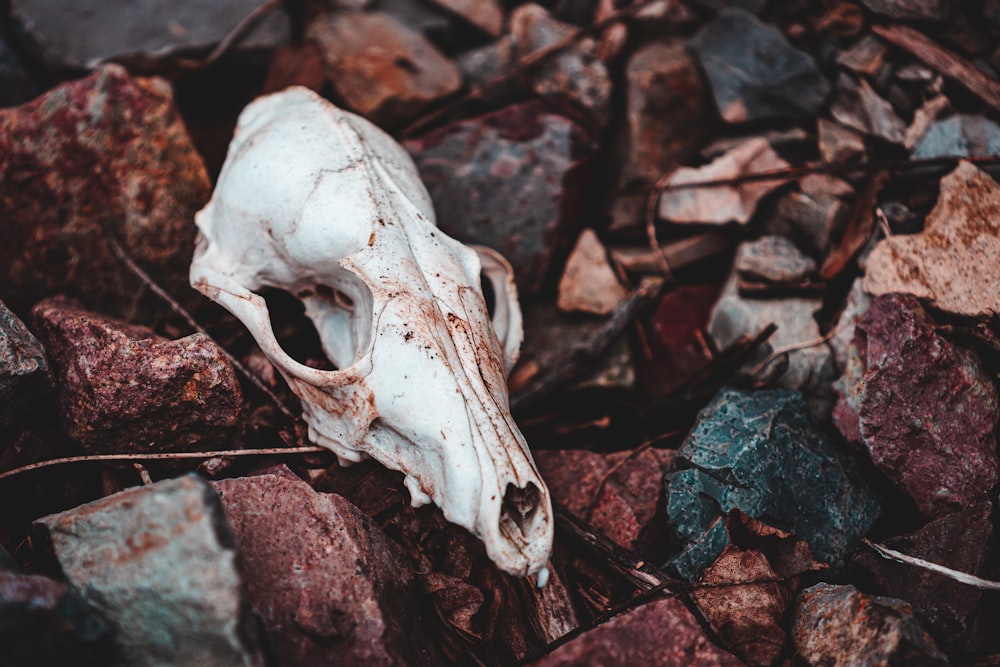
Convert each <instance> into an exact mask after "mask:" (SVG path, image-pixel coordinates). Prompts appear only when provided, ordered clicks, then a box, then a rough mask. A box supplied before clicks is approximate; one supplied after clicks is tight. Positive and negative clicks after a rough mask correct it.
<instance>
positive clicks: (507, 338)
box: [191, 88, 553, 585]
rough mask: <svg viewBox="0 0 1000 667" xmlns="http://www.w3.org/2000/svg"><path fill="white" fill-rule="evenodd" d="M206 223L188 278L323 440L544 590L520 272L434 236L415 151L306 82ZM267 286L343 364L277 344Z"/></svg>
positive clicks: (248, 134)
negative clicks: (240, 329) (380, 469)
mask: <svg viewBox="0 0 1000 667" xmlns="http://www.w3.org/2000/svg"><path fill="white" fill-rule="evenodd" d="M196 223H197V225H198V229H199V230H200V232H201V235H200V238H199V240H198V245H197V248H196V249H195V253H194V260H193V261H192V263H191V284H192V285H193V286H194V287H195V288H197V289H198V290H200V291H201V292H202V293H204V294H205V295H206V296H208V297H209V298H210V299H212V300H214V301H216V302H218V303H219V304H221V305H222V306H224V307H225V308H226V309H228V310H229V311H230V312H232V313H233V314H234V315H235V316H236V317H238V318H239V319H240V320H241V321H242V322H243V323H244V324H245V325H246V327H247V328H248V329H249V330H250V332H251V333H252V334H253V337H254V339H255V340H256V341H257V343H258V344H259V345H260V348H261V350H263V352H264V354H265V355H267V357H268V358H269V359H270V360H271V362H272V363H273V364H274V365H275V366H276V367H277V368H278V369H279V370H280V371H281V373H282V375H283V376H284V377H285V379H286V380H287V381H288V385H289V387H291V389H292V391H294V392H295V394H296V395H298V397H299V398H300V399H301V400H302V409H303V417H304V419H305V421H306V422H307V424H308V426H309V437H310V439H312V440H313V441H314V442H316V443H317V444H319V445H322V446H324V447H327V448H329V449H331V450H333V451H334V452H335V453H336V454H337V457H338V459H339V460H340V462H341V463H342V464H344V465H347V464H349V463H351V462H355V461H360V460H361V459H362V458H364V457H366V456H370V457H372V458H374V459H376V460H377V461H379V462H381V463H382V464H383V465H385V466H387V467H389V468H393V469H395V470H399V471H401V472H403V473H404V474H405V475H406V487H407V489H408V490H409V492H410V496H411V499H412V503H413V506H414V507H417V506H420V505H423V504H425V503H428V502H431V501H433V502H435V503H436V504H437V505H438V506H439V507H440V508H441V509H442V511H443V512H444V515H445V517H446V518H447V519H448V520H449V521H451V522H452V523H456V524H458V525H460V526H463V527H465V528H466V529H468V530H469V531H470V532H472V533H473V534H474V535H476V536H477V537H478V538H479V539H481V540H482V541H483V542H484V543H485V545H486V551H487V554H488V555H489V557H490V558H491V559H492V560H493V561H494V562H495V563H496V564H497V565H498V566H499V567H500V568H501V569H503V570H505V571H507V572H510V573H512V574H519V575H529V574H533V573H538V574H539V584H540V585H541V584H544V579H545V578H546V576H547V574H548V571H547V570H546V569H545V564H546V562H547V560H548V557H549V554H550V552H551V549H552V535H553V521H552V508H551V504H550V501H549V495H548V490H547V489H546V487H545V483H544V482H543V481H542V480H541V478H540V476H539V474H538V471H537V470H536V468H535V465H534V462H533V461H532V459H531V454H530V452H529V450H528V447H527V444H526V443H525V440H524V436H523V435H521V432H520V431H519V430H518V428H517V425H516V424H515V423H514V420H513V419H512V418H511V415H510V408H509V405H508V397H507V385H506V372H508V371H509V370H510V368H511V366H513V364H514V362H515V361H516V357H517V350H518V348H519V346H520V343H521V335H522V333H521V313H520V309H519V307H518V304H517V294H516V290H515V287H514V282H513V280H512V278H511V273H512V272H511V269H510V265H509V264H507V262H506V260H504V259H503V258H502V257H501V256H500V255H498V254H497V253H495V252H493V251H491V250H488V249H485V248H477V249H475V250H473V249H470V248H467V247H465V246H464V245H462V244H461V243H459V242H458V241H455V240H454V239H452V238H450V237H448V236H446V235H444V234H443V233H442V232H441V231H439V230H438V229H437V227H436V225H435V221H434V211H433V208H432V205H431V201H430V197H429V195H428V194H427V190H426V189H425V188H424V186H423V184H422V183H421V181H420V178H419V175H418V174H417V170H416V167H415V166H414V164H413V162H412V160H411V159H410V157H409V155H408V154H407V153H406V152H405V151H404V150H403V149H402V147H400V146H399V144H397V143H396V142H395V141H393V139H392V138H391V137H389V136H388V135H387V134H385V133H384V132H382V130H380V129H379V128H377V127H376V126H375V125H372V124H371V123H370V122H368V121H367V120H365V119H363V118H361V117H359V116H355V115H353V114H351V113H348V112H345V111H343V110H341V109H338V108H337V107H335V106H333V105H332V104H330V103H329V102H327V101H326V100H324V99H322V98H321V97H319V96H318V95H316V94H314V93H312V92H311V91H309V90H307V89H305V88H290V89H288V90H286V91H284V92H281V93H277V94H274V95H270V96H267V97H263V98H261V99H258V100H256V101H254V102H253V103H251V104H250V105H249V106H247V108H246V109H244V111H243V112H242V114H241V115H240V118H239V124H238V127H237V129H236V135H235V137H234V138H233V141H232V144H230V146H229V153H228V156H227V157H226V162H225V164H224V165H223V168H222V172H221V174H220V175H219V181H218V184H217V185H216V188H215V192H214V194H213V195H212V199H211V201H210V202H209V203H208V204H207V205H206V206H205V208H203V209H202V210H201V211H200V212H199V213H198V214H197V216H196ZM480 270H482V271H483V273H485V275H486V276H487V277H488V278H489V280H490V282H491V284H492V286H493V288H494V292H495V294H496V296H497V299H496V301H497V308H496V309H495V310H496V314H495V316H494V317H493V319H492V321H491V319H490V316H489V314H488V312H487V307H486V303H485V300H484V298H483V293H482V290H481V288H480V286H479V280H480ZM262 286H270V287H277V288H280V289H283V290H286V291H287V292H290V293H291V294H293V295H295V296H296V297H297V298H298V299H300V300H301V301H302V302H303V303H304V305H305V309H306V315H307V316H308V317H309V318H310V319H311V320H312V322H313V323H314V325H315V327H316V330H317V332H318V333H319V337H320V340H321V342H322V345H323V350H324V352H325V353H326V354H327V356H328V357H329V358H330V360H331V361H333V363H334V364H335V365H336V367H337V368H338V369H339V370H335V371H323V370H317V369H314V368H310V367H308V366H305V365H303V364H301V363H298V362H297V361H295V360H294V359H292V358H291V357H290V356H289V355H288V354H287V353H286V352H285V351H284V350H283V349H282V348H281V346H280V345H279V343H278V341H277V339H276V338H275V335H274V332H273V330H272V328H271V322H270V316H269V313H268V309H267V305H266V303H265V301H264V299H263V298H262V297H261V296H260V295H259V294H257V293H256V291H257V290H258V289H259V288H261V287H262Z"/></svg>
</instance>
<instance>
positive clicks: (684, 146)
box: [611, 40, 709, 228]
mask: <svg viewBox="0 0 1000 667" xmlns="http://www.w3.org/2000/svg"><path fill="white" fill-rule="evenodd" d="M625 80H626V84H625V85H626V118H627V121H628V122H627V124H623V130H622V132H621V135H622V136H621V137H620V138H619V140H618V148H617V150H616V153H617V155H616V163H617V165H618V172H619V177H618V187H619V189H620V190H622V192H621V193H620V194H618V195H617V196H616V199H615V201H614V203H613V204H612V211H611V217H612V227H613V228H622V227H629V226H632V225H638V224H641V223H642V222H643V221H644V219H645V212H646V195H645V194H644V193H643V190H644V189H645V188H646V187H649V186H651V185H653V184H654V183H655V182H656V181H657V179H659V178H660V177H661V176H662V175H663V174H665V173H667V172H670V171H673V170H674V169H676V168H677V167H679V166H680V165H682V164H683V163H685V162H687V161H688V160H690V159H691V158H692V157H693V156H694V151H695V149H696V148H697V147H698V145H699V144H700V143H701V140H702V138H703V134H704V128H705V123H704V119H705V117H706V115H707V114H708V110H709V100H708V96H707V94H706V91H705V83H704V81H703V79H702V76H701V73H700V72H699V71H698V66H697V64H696V63H695V60H694V58H693V57H692V56H691V54H690V53H689V52H688V50H687V48H686V47H685V44H684V42H683V41H680V40H671V41H666V42H652V43H651V44H648V45H646V46H644V47H642V48H640V49H639V50H638V51H636V52H635V53H634V54H633V55H632V57H631V58H629V61H628V64H627V65H626V67H625ZM634 190H639V193H638V194H634V193H633V192H632V191H634Z"/></svg>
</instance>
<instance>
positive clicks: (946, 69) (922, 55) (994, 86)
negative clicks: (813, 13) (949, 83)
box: [872, 24, 1000, 110]
mask: <svg viewBox="0 0 1000 667" xmlns="http://www.w3.org/2000/svg"><path fill="white" fill-rule="evenodd" d="M872 32H873V33H875V34H876V35H878V36H879V37H881V38H882V39H884V40H885V41H887V42H889V43H890V44H894V45H895V46H898V47H899V48H901V49H903V50H904V51H907V52H909V53H910V54H912V55H913V56H915V57H916V58H919V59H920V60H922V61H923V62H924V63H926V64H927V65H929V66H930V67H932V68H933V69H935V70H937V71H938V72H940V73H941V74H943V75H944V76H946V77H948V78H949V79H953V80H954V81H955V82H956V83H958V84H959V85H961V86H962V87H964V88H965V89H966V90H968V91H969V92H970V93H972V94H973V95H975V96H976V97H978V98H979V99H981V100H982V101H983V102H986V104H988V105H990V106H991V107H993V108H994V109H997V110H1000V82H998V81H996V80H995V79H993V78H990V77H988V76H986V75H985V74H983V73H982V71H980V70H979V68H977V67H976V66H974V65H972V64H971V63H969V62H968V61H966V60H965V59H964V58H961V57H960V56H958V55H956V54H954V53H952V52H951V51H948V50H946V49H943V48H941V47H940V46H938V45H937V43H936V42H934V40H932V39H931V38H929V37H927V36H926V35H924V34H923V33H921V32H919V31H917V30H914V29H913V28H910V27H909V26H905V25H898V24H893V25H889V26H881V25H873V26H872Z"/></svg>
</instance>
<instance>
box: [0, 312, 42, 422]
mask: <svg viewBox="0 0 1000 667" xmlns="http://www.w3.org/2000/svg"><path fill="white" fill-rule="evenodd" d="M48 388H49V364H48V362H47V361H46V359H45V350H44V349H43V348H42V344H41V343H39V342H38V339H37V338H35V337H34V336H33V335H32V334H31V332H30V331H28V327H26V326H25V325H24V322H22V321H21V320H20V319H18V317H17V315H15V314H14V313H12V312H11V311H10V309H9V308H7V306H6V305H5V304H4V302H3V301H0V429H6V428H7V427H8V426H10V424H12V423H13V422H14V421H16V419H17V417H18V415H19V414H20V413H22V412H23V411H24V410H25V408H27V407H29V406H30V405H31V404H32V403H34V402H35V400H36V399H37V398H39V397H40V396H41V395H43V394H44V393H45V392H47V391H48Z"/></svg>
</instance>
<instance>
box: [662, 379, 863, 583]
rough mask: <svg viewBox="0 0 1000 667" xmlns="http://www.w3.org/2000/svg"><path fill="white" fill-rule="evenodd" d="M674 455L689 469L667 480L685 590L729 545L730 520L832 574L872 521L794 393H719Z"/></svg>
mask: <svg viewBox="0 0 1000 667" xmlns="http://www.w3.org/2000/svg"><path fill="white" fill-rule="evenodd" d="M678 455H679V456H680V458H681V460H682V461H683V462H684V463H685V464H687V465H689V467H688V468H687V469H684V470H680V471H679V472H675V473H672V474H670V475H668V476H667V482H666V485H667V516H668V519H669V521H670V526H671V528H672V529H673V530H674V531H675V532H676V534H677V535H678V537H679V538H680V540H681V542H682V543H683V544H685V545H686V546H685V548H684V550H683V551H682V552H681V553H680V555H678V556H677V557H676V558H674V560H673V561H671V565H672V566H673V567H674V568H676V569H677V571H678V572H679V573H680V575H681V576H682V577H683V578H684V579H686V580H688V581H694V580H696V579H697V578H698V576H699V575H700V574H701V572H702V571H703V570H704V569H705V568H706V567H708V566H709V565H710V564H711V563H712V562H713V561H715V560H716V558H718V556H719V554H721V553H722V551H723V549H724V548H725V547H726V545H727V544H728V542H729V536H728V533H727V531H726V527H725V522H724V521H723V519H724V517H725V515H726V513H727V512H729V511H730V510H733V509H739V510H740V511H742V512H743V513H744V514H746V515H748V516H750V517H753V518H760V519H762V520H763V519H765V518H766V519H767V522H769V523H772V524H773V523H774V522H778V523H780V524H781V525H782V526H785V527H786V528H787V529H788V530H790V531H791V532H792V533H794V534H795V535H796V536H797V537H799V538H801V539H803V540H805V541H806V542H807V543H808V544H809V547H810V549H811V550H812V553H813V554H814V555H815V557H816V558H817V559H818V560H819V561H821V562H823V563H826V564H828V565H831V566H834V567H837V566H839V565H840V564H841V563H842V561H843V559H844V557H845V556H846V554H847V553H848V551H849V550H850V549H851V548H853V546H854V544H855V543H856V542H857V541H858V540H859V539H860V538H861V537H862V536H863V535H864V534H865V533H866V532H867V531H868V529H869V528H870V527H871V525H872V524H873V523H874V521H875V519H876V517H877V516H878V512H879V502H878V500H877V498H876V497H875V495H874V491H873V490H872V489H870V488H869V487H868V485H867V483H866V481H865V479H864V477H863V476H862V475H861V473H860V472H859V471H858V468H857V464H856V463H855V462H854V461H853V460H852V459H851V458H850V457H849V456H848V455H846V453H844V452H842V451H840V450H839V449H838V448H837V447H836V446H835V445H834V444H833V443H831V442H830V441H829V440H828V439H827V438H826V436H825V435H824V433H823V432H822V430H821V429H820V427H819V425H818V424H817V423H816V421H815V420H814V419H813V418H812V417H811V416H810V415H809V413H808V411H807V409H806V404H805V401H804V400H803V398H802V396H801V394H799V393H797V392H791V391H786V390H780V389H774V390H767V391H758V392H754V393H747V392H743V391H739V390H735V389H723V390H721V391H720V392H719V393H718V394H717V395H716V397H715V398H714V399H713V400H712V402H711V403H710V404H709V405H708V406H707V407H705V409H704V410H702V411H701V413H700V414H699V415H698V420H697V422H696V424H695V427H694V429H693V430H692V431H691V433H690V434H689V435H688V437H687V439H686V440H685V441H684V444H683V445H682V447H681V449H680V451H679V452H678Z"/></svg>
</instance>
